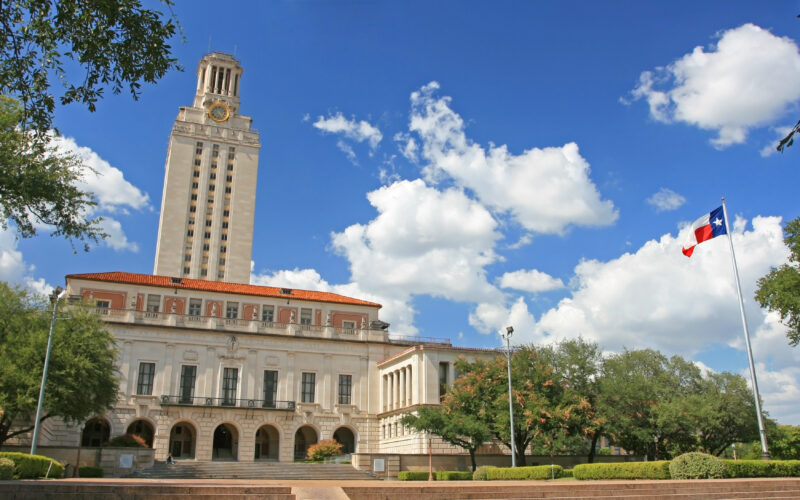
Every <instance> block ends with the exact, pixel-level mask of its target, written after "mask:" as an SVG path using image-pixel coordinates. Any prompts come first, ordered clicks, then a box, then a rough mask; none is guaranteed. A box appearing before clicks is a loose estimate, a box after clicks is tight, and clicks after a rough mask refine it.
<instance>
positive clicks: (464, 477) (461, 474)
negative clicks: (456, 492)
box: [426, 470, 472, 481]
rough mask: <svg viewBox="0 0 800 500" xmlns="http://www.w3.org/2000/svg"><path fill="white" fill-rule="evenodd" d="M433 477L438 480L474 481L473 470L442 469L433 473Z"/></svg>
mask: <svg viewBox="0 0 800 500" xmlns="http://www.w3.org/2000/svg"><path fill="white" fill-rule="evenodd" d="M433 478H434V479H435V480H437V481H472V472H469V471H460V470H440V471H436V472H434V473H433ZM426 479H427V477H426Z"/></svg>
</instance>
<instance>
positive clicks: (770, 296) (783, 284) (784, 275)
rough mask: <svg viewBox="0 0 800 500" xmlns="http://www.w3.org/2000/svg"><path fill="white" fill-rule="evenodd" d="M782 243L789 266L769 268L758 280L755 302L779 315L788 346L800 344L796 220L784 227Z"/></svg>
mask: <svg viewBox="0 0 800 500" xmlns="http://www.w3.org/2000/svg"><path fill="white" fill-rule="evenodd" d="M784 232H785V233H786V237H785V238H784V240H783V241H784V242H785V243H786V246H788V247H789V252H790V253H789V263H788V264H784V265H782V266H780V267H779V268H772V270H771V271H770V272H769V273H767V275H766V276H763V277H762V278H761V279H759V280H758V289H757V290H756V300H757V301H758V303H759V304H761V307H766V308H767V309H769V310H770V311H776V312H778V313H779V314H780V315H781V321H783V322H784V323H785V324H786V325H787V326H788V327H789V331H788V332H786V336H787V337H788V338H789V345H792V346H796V345H797V344H798V343H800V270H798V269H799V268H800V217H798V218H797V219H794V220H791V221H789V222H788V223H786V227H785V228H784Z"/></svg>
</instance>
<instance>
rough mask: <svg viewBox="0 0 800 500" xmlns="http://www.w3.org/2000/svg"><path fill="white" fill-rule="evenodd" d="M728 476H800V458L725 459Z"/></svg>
mask: <svg viewBox="0 0 800 500" xmlns="http://www.w3.org/2000/svg"><path fill="white" fill-rule="evenodd" d="M723 462H724V463H725V468H726V469H727V474H726V477H731V478H734V477H800V460H723Z"/></svg>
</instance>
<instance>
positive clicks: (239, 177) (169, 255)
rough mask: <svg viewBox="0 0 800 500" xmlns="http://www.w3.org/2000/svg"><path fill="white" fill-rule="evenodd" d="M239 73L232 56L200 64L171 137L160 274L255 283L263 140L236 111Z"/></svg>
mask: <svg viewBox="0 0 800 500" xmlns="http://www.w3.org/2000/svg"><path fill="white" fill-rule="evenodd" d="M241 76H242V68H241V66H239V63H238V61H237V60H236V59H234V58H233V57H232V56H230V55H227V54H222V53H219V52H214V53H212V54H209V55H207V56H205V57H204V58H203V59H202V60H201V61H200V64H199V65H198V68H197V89H196V93H195V97H194V103H193V104H192V106H185V107H181V108H180V110H179V112H178V118H177V119H176V120H175V124H174V125H173V127H172V132H171V133H170V137H169V148H168V150H167V161H166V164H165V166H164V169H165V172H164V192H163V195H162V200H161V216H160V218H159V225H158V240H157V243H156V257H155V265H154V269H153V273H154V274H156V275H163V276H178V277H187V278H195V279H203V280H211V281H228V282H232V283H249V282H250V260H251V257H252V248H253V221H254V217H255V199H256V182H257V176H258V152H259V149H260V147H261V144H260V143H259V138H258V132H256V131H254V130H252V129H251V125H252V119H251V118H250V117H247V116H243V115H241V114H239V105H240V100H239V88H240V85H241Z"/></svg>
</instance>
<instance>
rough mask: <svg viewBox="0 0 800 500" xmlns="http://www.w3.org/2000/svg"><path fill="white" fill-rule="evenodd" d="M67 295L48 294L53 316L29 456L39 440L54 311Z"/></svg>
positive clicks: (54, 321)
mask: <svg viewBox="0 0 800 500" xmlns="http://www.w3.org/2000/svg"><path fill="white" fill-rule="evenodd" d="M66 294H67V291H66V290H61V287H60V286H59V287H56V289H55V290H53V293H51V294H50V302H51V303H52V304H53V316H52V317H51V318H50V335H49V336H48V337H47V354H45V356H44V370H42V386H41V387H40V388H39V404H38V405H37V406H36V420H35V421H34V423H33V438H32V439H31V455H36V442H37V441H38V440H39V420H40V419H41V418H42V404H43V403H44V384H45V383H46V382H47V367H48V365H49V364H50V349H52V347H53V330H55V327H56V311H57V310H58V302H59V301H60V300H61V299H63V298H64V295H66Z"/></svg>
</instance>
